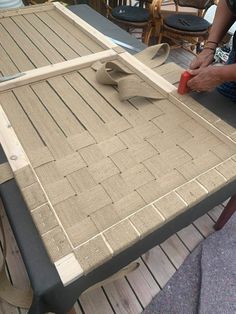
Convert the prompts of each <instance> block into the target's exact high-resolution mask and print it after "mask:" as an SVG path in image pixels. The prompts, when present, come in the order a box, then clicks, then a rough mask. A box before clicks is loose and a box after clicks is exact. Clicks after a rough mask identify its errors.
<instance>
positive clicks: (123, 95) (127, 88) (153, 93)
mask: <svg viewBox="0 0 236 314" xmlns="http://www.w3.org/2000/svg"><path fill="white" fill-rule="evenodd" d="M169 51H170V47H169V45H168V44H166V43H164V44H160V45H156V46H151V47H148V48H146V49H144V50H143V51H141V52H139V53H137V54H136V55H135V57H136V58H137V59H138V60H139V61H141V62H142V63H144V64H145V65H146V66H148V67H150V68H151V69H155V68H157V67H158V66H160V65H162V64H163V63H164V62H165V61H166V59H167V58H168V55H169ZM93 69H94V70H97V73H96V79H97V81H98V82H99V83H101V84H105V85H117V87H118V91H119V96H120V99H121V100H127V99H130V98H132V97H137V96H139V97H147V98H153V99H163V98H164V97H163V95H162V94H161V93H159V92H158V91H157V90H155V89H154V88H152V87H151V86H150V85H148V84H147V83H146V82H144V81H143V80H141V79H140V78H139V77H138V76H137V75H135V74H133V72H132V71H130V70H129V69H128V68H127V67H125V66H124V65H122V64H121V63H120V62H119V61H109V62H106V63H104V64H101V65H100V66H99V65H98V64H97V63H96V64H95V65H94V67H93Z"/></svg>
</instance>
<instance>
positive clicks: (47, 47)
mask: <svg viewBox="0 0 236 314" xmlns="http://www.w3.org/2000/svg"><path fill="white" fill-rule="evenodd" d="M12 20H13V21H14V22H15V23H16V24H17V25H18V27H19V28H20V29H21V30H22V31H23V32H24V33H25V34H26V35H27V37H28V38H29V39H30V40H31V41H32V42H33V43H34V45H35V46H36V47H37V48H38V49H39V51H41V53H42V54H43V55H44V56H45V57H46V58H47V59H48V60H49V62H50V63H58V62H62V61H64V60H65V59H64V58H63V57H62V55H60V54H59V53H58V51H57V50H56V49H55V48H54V47H53V46H52V45H51V44H50V42H48V41H47V40H46V39H45V38H44V37H43V36H42V35H41V34H40V33H39V32H38V30H37V29H35V28H34V27H33V26H32V25H31V24H30V23H29V22H28V21H27V20H26V19H25V17H24V16H20V15H19V16H14V17H12Z"/></svg>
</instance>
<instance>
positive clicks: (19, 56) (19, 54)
mask: <svg viewBox="0 0 236 314" xmlns="http://www.w3.org/2000/svg"><path fill="white" fill-rule="evenodd" d="M0 33H1V45H2V46H3V47H4V49H5V50H6V51H7V52H8V54H9V57H10V58H11V60H12V61H13V62H14V64H15V65H16V66H17V68H18V69H19V71H27V70H31V69H34V65H33V63H32V62H30V60H29V58H28V57H27V56H26V55H25V53H24V52H23V51H22V50H21V49H20V48H19V47H18V45H17V44H16V42H15V41H14V40H13V38H12V37H11V36H10V35H9V33H8V32H7V31H6V30H5V28H4V27H3V26H2V25H0Z"/></svg>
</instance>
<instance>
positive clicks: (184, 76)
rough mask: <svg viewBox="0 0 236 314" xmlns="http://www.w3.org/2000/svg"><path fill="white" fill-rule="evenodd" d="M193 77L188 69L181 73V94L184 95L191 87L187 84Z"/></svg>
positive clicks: (179, 88) (179, 91)
mask: <svg viewBox="0 0 236 314" xmlns="http://www.w3.org/2000/svg"><path fill="white" fill-rule="evenodd" d="M192 77H193V75H191V74H190V73H189V72H188V71H184V72H183V73H182V74H181V77H180V81H179V87H178V93H179V94H181V95H184V94H186V93H188V91H189V88H188V86H187V82H188V80H190V79H191V78H192Z"/></svg>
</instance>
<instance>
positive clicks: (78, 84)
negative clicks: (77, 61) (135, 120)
mask: <svg viewBox="0 0 236 314" xmlns="http://www.w3.org/2000/svg"><path fill="white" fill-rule="evenodd" d="M65 79H66V80H67V81H68V82H69V83H70V85H71V86H72V87H73V88H74V89H75V90H79V91H80V92H79V93H80V95H81V97H82V98H83V99H84V100H85V101H86V103H88V104H89V106H90V107H91V108H93V110H94V111H95V112H96V113H97V114H98V115H99V116H100V117H101V118H102V120H103V121H104V122H111V121H113V120H115V119H118V118H119V117H120V115H119V114H118V113H117V112H116V111H115V110H114V109H113V108H112V107H111V105H110V104H109V102H107V101H105V100H104V98H103V97H102V96H101V95H100V94H98V93H97V92H96V90H95V89H94V87H93V86H91V85H90V84H89V83H88V82H86V80H85V79H84V78H83V77H82V76H81V75H79V73H71V74H68V75H66V76H65ZM95 99H96V100H95Z"/></svg>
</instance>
